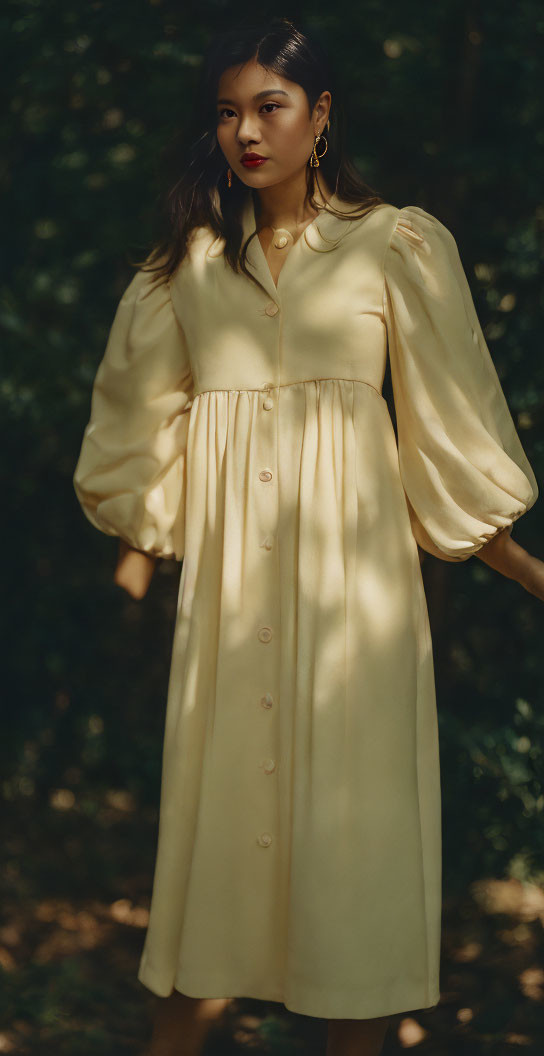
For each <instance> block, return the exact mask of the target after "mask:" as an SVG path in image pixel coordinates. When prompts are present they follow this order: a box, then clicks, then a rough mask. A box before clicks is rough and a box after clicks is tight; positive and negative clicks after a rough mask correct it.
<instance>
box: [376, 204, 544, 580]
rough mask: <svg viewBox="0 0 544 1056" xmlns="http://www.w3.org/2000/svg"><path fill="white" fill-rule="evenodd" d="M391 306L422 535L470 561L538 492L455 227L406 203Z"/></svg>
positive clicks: (425, 542)
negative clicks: (496, 365)
mask: <svg viewBox="0 0 544 1056" xmlns="http://www.w3.org/2000/svg"><path fill="white" fill-rule="evenodd" d="M384 271H385V282H384V314H385V320H386V326H387V334H388V346H389V360H390V364H391V379H392V385H393V396H394V401H395V412H396V418H397V433H398V448H399V468H400V475H401V480H402V484H403V487H404V490H405V493H406V497H407V505H408V510H409V514H410V520H411V524H412V531H413V533H414V536H415V538H416V541H417V542H418V544H419V545H420V546H421V547H422V548H423V549H424V550H426V551H428V552H429V553H431V554H434V555H435V556H437V557H439V558H441V559H442V560H446V561H466V560H467V559H468V558H469V557H471V555H472V554H474V553H476V552H477V551H478V550H480V549H481V548H482V547H483V546H484V545H485V544H486V543H487V542H488V541H489V540H490V539H491V538H493V536H495V535H496V534H497V533H498V532H500V531H504V530H509V531H511V529H512V525H513V523H514V521H516V520H517V519H518V518H519V517H521V516H522V514H524V513H526V512H527V510H529V509H530V508H531V506H533V504H534V503H535V501H536V499H537V496H538V486H537V482H536V479H535V474H534V472H533V470H532V468H531V465H530V464H529V462H528V459H527V457H526V454H525V451H524V449H523V447H522V444H521V441H520V439H519V436H518V434H517V432H516V428H515V425H514V422H513V419H512V416H511V414H510V411H509V408H508V404H507V402H506V398H505V395H504V393H503V390H502V388H501V384H500V381H499V378H498V375H497V371H496V369H495V366H494V363H493V360H492V358H491V355H490V352H489V349H488V347H487V344H486V341H485V338H484V335H483V332H482V329H481V326H480V324H479V321H478V318H477V314H476V310H475V307H474V302H473V299H472V295H471V291H470V287H469V284H468V281H467V278H466V275H465V272H464V270H463V266H462V263H461V260H460V256H459V251H458V248H457V244H456V242H455V239H454V237H453V235H452V233H451V232H450V231H449V230H448V228H447V227H445V226H444V225H443V224H442V223H441V222H440V221H439V220H438V219H437V218H436V217H434V216H432V215H431V214H429V213H427V212H425V210H423V209H421V208H419V207H417V206H405V207H404V208H403V209H400V210H399V213H398V216H397V221H396V224H395V227H394V229H393V233H392V236H391V239H390V242H389V245H388V248H387V251H386V256H385V267H384Z"/></svg>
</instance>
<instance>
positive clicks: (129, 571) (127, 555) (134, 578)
mask: <svg viewBox="0 0 544 1056" xmlns="http://www.w3.org/2000/svg"><path fill="white" fill-rule="evenodd" d="M156 562H157V559H156V557H153V556H152V555H150V554H144V552H143V551H142V550H133V549H132V547H130V546H129V545H128V543H126V542H125V540H124V539H121V538H120V539H119V554H118V558H117V566H116V568H115V572H114V575H113V581H114V583H116V584H117V586H118V587H122V588H123V590H126V591H127V593H128V594H130V596H131V597H132V598H136V600H137V601H140V599H141V598H143V597H144V595H145V594H146V593H147V590H148V587H149V584H150V583H151V579H152V577H153V573H154V571H155V565H156Z"/></svg>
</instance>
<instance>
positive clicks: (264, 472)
mask: <svg viewBox="0 0 544 1056" xmlns="http://www.w3.org/2000/svg"><path fill="white" fill-rule="evenodd" d="M259 480H272V470H271V469H261V472H260V473H259Z"/></svg>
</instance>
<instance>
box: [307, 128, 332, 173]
mask: <svg viewBox="0 0 544 1056" xmlns="http://www.w3.org/2000/svg"><path fill="white" fill-rule="evenodd" d="M320 139H323V140H325V150H324V151H323V154H317V153H316V149H315V148H316V146H317V144H318V143H319V140H320ZM328 149H329V144H328V143H327V140H326V139H325V136H324V135H322V134H318V135H317V136H316V137H315V140H314V148H313V150H312V153H311V154H310V165H311V166H312V168H314V169H316V168H317V167H318V165H319V159H320V158H322V157H323V156H324V155H325V154H326V153H327V150H328Z"/></svg>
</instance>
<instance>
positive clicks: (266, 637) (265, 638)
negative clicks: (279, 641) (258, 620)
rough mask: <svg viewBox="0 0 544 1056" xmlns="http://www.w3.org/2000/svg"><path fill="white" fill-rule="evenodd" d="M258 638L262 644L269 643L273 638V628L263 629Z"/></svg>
mask: <svg viewBox="0 0 544 1056" xmlns="http://www.w3.org/2000/svg"><path fill="white" fill-rule="evenodd" d="M257 637H258V639H259V641H260V642H269V641H270V639H271V637H272V628H271V627H261V629H260V631H259V633H258V635H257Z"/></svg>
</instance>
